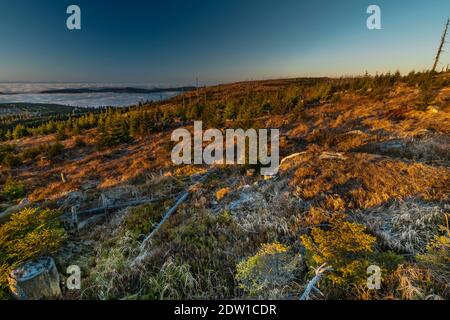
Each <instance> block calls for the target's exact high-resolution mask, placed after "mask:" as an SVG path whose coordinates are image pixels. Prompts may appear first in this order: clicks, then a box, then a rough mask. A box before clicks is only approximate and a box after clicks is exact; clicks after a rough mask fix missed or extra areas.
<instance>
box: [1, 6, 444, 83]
mask: <svg viewBox="0 0 450 320" xmlns="http://www.w3.org/2000/svg"><path fill="white" fill-rule="evenodd" d="M71 4H76V5H78V6H79V7H80V8H81V30H68V29H67V27H66V19H67V17H68V16H69V15H68V14H67V13H66V9H67V7H68V6H69V5H71ZM371 4H376V5H378V6H379V7H380V8H381V24H382V29H381V30H369V29H368V28H367V27H366V20H367V18H368V17H369V14H367V13H366V9H367V7H368V6H369V5H371ZM449 16H450V1H449V0H429V1H419V0H372V1H366V0H336V1H331V0H330V1H325V0H314V1H312V0H311V1H309V0H308V1H302V0H277V1H269V0H185V1H173V0H164V1H162V0H161V1H144V0H126V1H122V0H114V1H112V0H70V1H66V0H58V1H55V0H40V1H37V0H0V81H1V82H16V81H24V82H122V83H123V82H127V83H152V84H155V85H161V84H162V85H192V84H195V83H196V79H197V78H198V81H199V84H214V83H225V82H232V81H240V80H256V79H269V78H281V77H304V76H305V77H306V76H308V77H309V76H332V77H335V76H343V75H358V74H363V73H364V72H365V71H368V72H369V73H372V74H375V73H376V72H386V71H396V70H400V71H401V72H403V73H404V72H408V71H410V70H412V69H415V70H424V69H427V68H430V67H431V65H432V62H433V56H434V55H435V51H436V48H437V47H438V44H439V39H440V36H441V34H442V30H443V26H444V23H445V21H446V19H447V18H448V17H449ZM448 51H450V50H448ZM447 63H450V54H449V53H448V52H445V53H444V55H443V56H442V65H441V67H442V66H446V65H447Z"/></svg>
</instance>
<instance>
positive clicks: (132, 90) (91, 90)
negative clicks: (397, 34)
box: [41, 86, 196, 94]
mask: <svg viewBox="0 0 450 320" xmlns="http://www.w3.org/2000/svg"><path fill="white" fill-rule="evenodd" d="M195 89H196V87H189V86H187V87H174V88H152V89H145V88H134V87H125V88H121V87H117V88H115V87H112V88H64V89H51V90H45V91H41V93H45V94H53V93H55V94H56V93H65V94H71V93H73V94H76V93H146V94H147V93H159V92H161V93H162V92H188V91H192V90H195Z"/></svg>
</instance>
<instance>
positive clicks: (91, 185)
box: [80, 181, 98, 191]
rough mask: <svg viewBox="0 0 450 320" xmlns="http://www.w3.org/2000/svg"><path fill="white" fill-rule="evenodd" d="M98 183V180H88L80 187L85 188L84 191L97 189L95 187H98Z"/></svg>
mask: <svg viewBox="0 0 450 320" xmlns="http://www.w3.org/2000/svg"><path fill="white" fill-rule="evenodd" d="M97 184H98V183H96V182H93V181H88V182H86V183H85V184H82V185H81V186H80V189H81V190H83V191H87V190H91V189H95V188H97Z"/></svg>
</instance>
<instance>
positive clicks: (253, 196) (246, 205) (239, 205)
mask: <svg viewBox="0 0 450 320" xmlns="http://www.w3.org/2000/svg"><path fill="white" fill-rule="evenodd" d="M265 203H266V200H265V199H264V196H263V195H262V194H261V193H259V192H254V191H251V187H248V188H243V189H242V190H241V192H240V194H239V199H237V200H234V201H232V202H231V203H230V204H229V205H228V206H227V209H228V210H230V211H240V210H244V209H251V208H254V207H257V206H259V205H262V204H265Z"/></svg>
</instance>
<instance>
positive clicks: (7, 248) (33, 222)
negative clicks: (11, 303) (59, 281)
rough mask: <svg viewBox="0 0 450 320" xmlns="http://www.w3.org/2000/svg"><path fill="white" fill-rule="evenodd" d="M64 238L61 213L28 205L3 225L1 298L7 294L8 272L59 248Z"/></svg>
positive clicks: (0, 248)
mask: <svg viewBox="0 0 450 320" xmlns="http://www.w3.org/2000/svg"><path fill="white" fill-rule="evenodd" d="M64 238H65V233H64V229H63V228H62V227H61V225H60V221H59V212H58V211H55V210H50V209H43V210H41V209H38V208H26V209H23V210H22V211H20V212H19V213H16V214H14V215H12V217H11V219H10V220H9V221H8V222H7V223H5V224H3V225H1V226H0V299H1V298H5V297H7V296H8V293H7V285H8V275H9V273H10V272H11V270H13V269H14V268H15V267H17V266H18V265H19V264H21V263H23V262H25V261H27V260H30V259H34V258H36V257H39V256H42V255H46V254H49V253H51V252H53V251H54V250H56V249H58V248H59V246H60V245H61V243H62V242H63V240H64Z"/></svg>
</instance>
